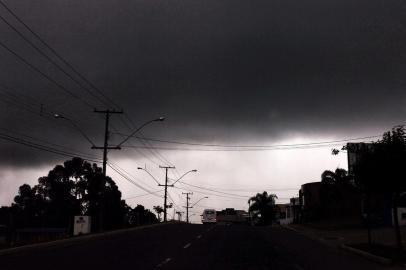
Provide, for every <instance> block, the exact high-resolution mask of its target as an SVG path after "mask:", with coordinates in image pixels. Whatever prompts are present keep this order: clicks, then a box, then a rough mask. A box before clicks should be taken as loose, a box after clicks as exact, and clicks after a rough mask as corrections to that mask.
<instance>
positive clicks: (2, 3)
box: [0, 0, 118, 108]
mask: <svg viewBox="0 0 406 270" xmlns="http://www.w3.org/2000/svg"><path fill="white" fill-rule="evenodd" d="M0 5H2V6H3V7H4V8H5V9H6V10H7V11H8V12H9V13H10V14H11V15H12V16H13V17H14V18H15V19H16V20H17V21H18V22H19V23H20V24H22V25H23V26H24V27H25V28H26V29H27V30H28V31H29V32H30V33H31V34H32V35H33V36H34V37H35V38H37V39H38V40H39V41H40V42H41V43H42V44H43V45H44V46H45V47H46V48H47V49H48V50H50V51H51V52H52V53H53V54H54V55H55V56H56V57H57V58H58V59H59V60H60V61H62V62H63V63H64V64H65V65H66V66H67V67H68V68H69V69H70V70H71V71H73V72H74V73H75V74H76V75H77V76H78V77H80V78H81V79H82V80H83V81H85V82H86V83H87V84H88V85H89V86H90V87H91V88H93V89H94V90H95V91H97V92H98V93H99V94H100V95H101V96H103V97H104V98H105V99H106V100H107V101H108V102H110V103H111V104H112V105H114V106H116V104H115V103H114V102H113V101H112V100H111V99H110V98H109V97H108V96H106V95H105V94H104V93H103V91H101V90H100V89H98V88H97V87H96V86H95V85H94V84H93V83H92V82H90V81H89V80H88V79H87V78H86V77H85V76H84V75H82V74H81V73H80V72H79V71H78V70H77V69H76V68H74V67H73V66H72V65H71V64H70V63H69V62H68V61H67V60H66V59H65V58H63V57H62V56H61V55H60V54H59V53H58V52H57V51H56V50H55V49H54V48H52V46H50V45H49V44H48V43H47V42H46V41H45V40H44V39H43V38H42V37H41V36H40V35H39V34H37V33H36V32H35V31H34V30H33V29H32V28H31V27H30V26H29V25H28V24H26V23H25V22H24V21H23V20H22V19H21V18H20V17H19V16H18V15H17V14H16V13H15V12H13V11H12V10H11V9H10V8H9V7H8V6H7V5H6V4H5V3H4V2H3V1H1V0H0ZM17 31H18V30H17ZM103 103H104V101H103ZM116 107H117V108H118V106H116Z"/></svg>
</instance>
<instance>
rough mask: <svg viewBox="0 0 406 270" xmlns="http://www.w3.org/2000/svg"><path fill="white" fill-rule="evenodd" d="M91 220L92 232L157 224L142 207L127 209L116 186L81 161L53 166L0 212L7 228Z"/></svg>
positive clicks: (57, 225) (66, 225) (58, 225)
mask: <svg viewBox="0 0 406 270" xmlns="http://www.w3.org/2000/svg"><path fill="white" fill-rule="evenodd" d="M78 215H88V216H91V219H92V223H91V227H92V231H98V230H100V229H101V227H100V226H101V224H102V225H103V229H104V230H112V229H118V228H124V227H128V226H136V225H143V224H149V223H156V222H158V219H157V217H156V216H155V214H153V213H152V212H151V211H150V210H148V209H145V207H144V206H142V205H137V206H136V207H134V208H131V207H130V206H129V205H127V204H126V202H125V201H124V200H123V199H122V197H121V192H120V190H119V189H118V186H117V185H116V183H115V182H114V181H113V179H112V178H110V177H108V176H107V177H105V176H104V175H103V173H102V169H101V168H100V167H98V166H97V165H96V164H91V163H89V162H87V161H85V160H83V159H81V158H72V159H71V160H67V161H65V162H64V163H63V165H57V166H55V167H54V168H53V169H52V170H51V171H49V173H48V175H47V176H43V177H40V178H39V179H38V184H36V185H34V186H30V185H28V184H24V185H22V186H20V187H19V189H18V194H17V195H16V196H15V197H14V202H13V203H12V205H11V206H6V207H2V208H1V209H0V224H7V225H8V226H9V227H10V228H44V227H50V228H67V229H68V230H70V231H71V230H72V227H73V217H74V216H78Z"/></svg>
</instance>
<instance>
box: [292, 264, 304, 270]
mask: <svg viewBox="0 0 406 270" xmlns="http://www.w3.org/2000/svg"><path fill="white" fill-rule="evenodd" d="M292 266H293V268H294V269H296V270H303V268H302V267H301V266H300V265H298V264H296V263H295V264H294V265H292Z"/></svg>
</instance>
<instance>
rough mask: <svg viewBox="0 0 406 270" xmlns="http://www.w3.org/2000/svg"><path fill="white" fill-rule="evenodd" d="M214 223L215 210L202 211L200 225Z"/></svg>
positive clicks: (215, 219) (215, 218)
mask: <svg viewBox="0 0 406 270" xmlns="http://www.w3.org/2000/svg"><path fill="white" fill-rule="evenodd" d="M216 222H217V217H216V210H214V209H204V211H203V215H202V223H203V224H209V223H216Z"/></svg>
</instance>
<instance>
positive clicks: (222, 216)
mask: <svg viewBox="0 0 406 270" xmlns="http://www.w3.org/2000/svg"><path fill="white" fill-rule="evenodd" d="M216 215H217V224H248V223H249V214H248V212H247V211H245V210H235V209H234V208H226V209H224V210H221V211H217V213H216Z"/></svg>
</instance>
